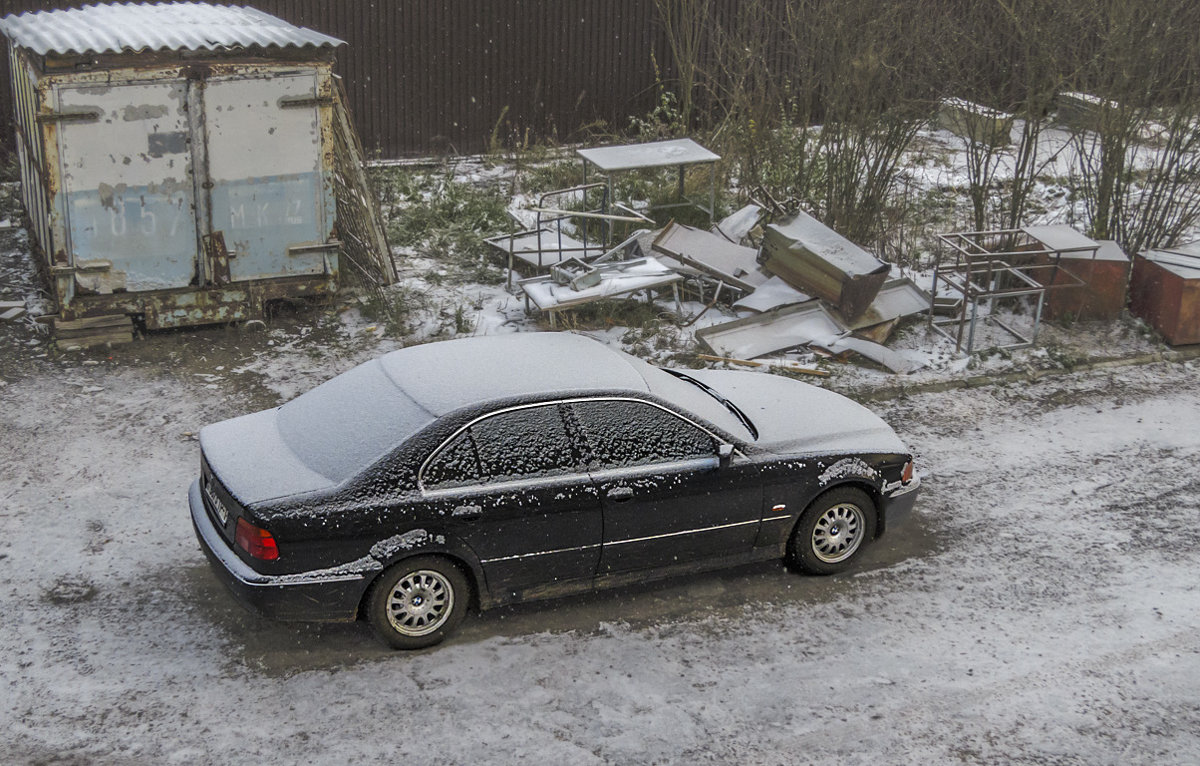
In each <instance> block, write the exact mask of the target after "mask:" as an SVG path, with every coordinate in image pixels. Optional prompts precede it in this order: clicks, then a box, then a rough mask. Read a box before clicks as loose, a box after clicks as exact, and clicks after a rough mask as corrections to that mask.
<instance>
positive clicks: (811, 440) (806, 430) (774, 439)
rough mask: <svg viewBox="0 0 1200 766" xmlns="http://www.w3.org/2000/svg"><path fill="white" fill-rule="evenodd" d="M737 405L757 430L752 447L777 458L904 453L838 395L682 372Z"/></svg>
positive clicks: (730, 375) (750, 377) (759, 378)
mask: <svg viewBox="0 0 1200 766" xmlns="http://www.w3.org/2000/svg"><path fill="white" fill-rule="evenodd" d="M687 374H688V375H690V376H691V377H693V378H695V379H696V380H699V381H700V382H702V383H704V384H705V385H708V386H710V387H711V388H713V389H714V390H715V391H717V393H719V394H721V395H722V396H724V397H725V398H726V399H729V401H731V402H733V403H734V404H736V405H737V406H738V407H739V408H741V410H742V411H743V412H745V413H746V416H747V417H749V418H750V420H751V421H753V423H754V425H755V426H756V427H757V428H758V439H757V440H756V441H755V442H754V445H755V446H758V447H762V448H763V449H766V450H770V451H771V452H774V453H777V454H798V453H806V454H811V453H832V452H858V453H865V452H872V453H905V452H907V451H908V450H907V449H906V448H905V446H904V443H903V442H901V441H900V439H899V437H897V436H896V432H895V431H893V430H892V427H891V426H889V425H888V424H887V423H885V422H883V421H882V420H880V419H879V416H877V415H875V413H873V412H871V411H870V410H868V409H867V408H866V407H863V406H862V405H861V404H858V403H856V402H853V401H851V400H849V399H847V398H846V397H844V396H842V395H841V394H835V393H833V392H832V391H826V390H824V389H821V388H817V387H816V386H810V385H808V384H806V383H801V382H800V381H797V380H792V379H790V378H784V377H781V376H779V375H767V374H763V373H761V372H740V371H737V370H687Z"/></svg>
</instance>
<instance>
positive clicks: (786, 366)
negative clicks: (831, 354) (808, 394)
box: [696, 354, 829, 378]
mask: <svg viewBox="0 0 1200 766" xmlns="http://www.w3.org/2000/svg"><path fill="white" fill-rule="evenodd" d="M696 358H698V359H703V360H704V361H706V362H725V363H727V364H738V365H741V366H743V367H763V366H766V367H778V368H779V369H781V370H787V371H789V372H799V373H801V374H804V375H814V376H816V377H818V378H828V377H829V373H828V372H826V371H825V370H816V369H813V368H812V367H801V366H800V365H798V364H796V363H795V362H789V361H787V360H786V359H772V360H770V361H767V362H759V361H756V360H752V359H733V358H731V357H727V356H713V355H712V354H696Z"/></svg>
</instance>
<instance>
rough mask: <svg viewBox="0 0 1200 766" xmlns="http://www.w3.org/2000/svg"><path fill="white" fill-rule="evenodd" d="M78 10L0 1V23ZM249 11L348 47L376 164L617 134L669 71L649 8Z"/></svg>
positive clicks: (6, 98) (578, 2)
mask: <svg viewBox="0 0 1200 766" xmlns="http://www.w3.org/2000/svg"><path fill="white" fill-rule="evenodd" d="M84 4H86V3H83V2H69V1H66V0H57V1H56V0H40V1H39V0H0V16H3V15H7V14H10V13H21V12H24V11H28V10H43V9H51V8H67V7H78V6H81V5H84ZM235 4H240V3H235ZM248 4H249V5H253V6H254V7H256V8H258V9H260V10H263V11H266V12H267V13H272V14H274V15H276V16H279V17H280V18H283V19H285V20H287V21H289V22H291V23H293V24H296V25H299V26H304V27H311V28H312V29H315V30H317V31H319V32H324V33H326V34H330V35H334V36H336V37H339V38H341V39H343V40H345V41H346V42H347V43H348V44H349V45H348V46H347V47H343V48H341V49H340V50H339V53H338V65H337V71H338V72H339V73H340V74H341V75H342V76H343V77H344V78H345V85H346V91H347V93H348V95H349V97H350V104H351V108H352V109H353V111H354V115H355V120H356V122H357V123H358V127H359V131H360V132H361V134H362V139H363V144H364V146H365V148H366V150H367V152H368V153H369V154H372V155H377V156H381V157H401V156H407V155H424V154H438V153H443V152H478V151H482V150H484V149H486V148H487V146H488V144H489V141H490V140H491V138H492V136H493V134H498V137H499V138H500V139H501V140H505V139H509V140H511V139H514V138H516V139H517V140H524V138H525V137H526V136H527V135H528V137H530V138H537V137H543V136H546V137H553V138H556V139H558V140H560V141H571V140H575V139H578V138H581V137H582V136H581V130H582V129H583V128H584V126H587V125H591V124H595V123H596V122H597V121H603V122H604V123H605V124H607V125H608V126H610V127H612V128H613V129H622V128H624V127H626V126H627V124H628V121H629V116H630V115H635V114H644V113H645V112H647V111H649V110H650V109H651V108H652V107H653V105H654V102H655V97H656V93H655V87H654V85H655V77H656V73H655V62H657V65H658V67H659V68H660V69H661V70H663V71H664V72H668V71H669V70H670V53H669V49H668V47H667V43H666V40H665V38H664V36H663V32H662V29H661V26H660V25H659V23H658V21H657V12H656V10H655V4H654V0H336V2H330V1H329V0H252V1H251V2H250V3H248ZM0 74H2V75H3V83H0V141H2V144H3V146H4V147H6V148H10V149H11V147H12V142H13V139H12V135H13V128H12V111H13V110H12V100H11V99H12V95H11V89H10V87H9V85H8V81H9V77H8V66H7V59H6V58H4V57H0ZM663 76H664V77H665V76H667V75H666V74H664V75H663Z"/></svg>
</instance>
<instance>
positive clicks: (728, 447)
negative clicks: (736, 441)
mask: <svg viewBox="0 0 1200 766" xmlns="http://www.w3.org/2000/svg"><path fill="white" fill-rule="evenodd" d="M717 457H718V458H720V460H721V462H720V465H721V467H722V468H724V467H725V466H727V465H729V461H730V460H732V459H733V445H732V444H721V445H719V446H718V447H717Z"/></svg>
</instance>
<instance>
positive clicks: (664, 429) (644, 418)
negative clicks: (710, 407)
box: [571, 399, 717, 470]
mask: <svg viewBox="0 0 1200 766" xmlns="http://www.w3.org/2000/svg"><path fill="white" fill-rule="evenodd" d="M571 409H572V412H573V413H574V415H575V418H576V419H577V421H578V423H579V427H580V429H581V430H582V431H583V435H584V436H585V437H586V438H587V443H588V447H589V449H590V453H589V455H588V468H589V469H591V470H603V469H605V468H622V467H625V466H636V465H649V464H652V463H671V462H676V461H679V460H693V459H697V458H705V457H712V456H713V455H715V454H716V452H717V441H716V439H714V438H713V437H712V436H711V435H710V434H709V433H708V432H707V431H705V430H704V429H702V428H699V427H697V426H695V425H692V424H691V423H689V422H687V421H686V420H684V419H683V418H681V417H679V416H678V415H675V414H674V413H671V412H668V411H666V410H663V409H661V408H659V407H655V406H653V405H650V404H645V403H643V402H632V401H624V400H604V399H599V400H596V401H590V402H576V403H574V404H572V405H571Z"/></svg>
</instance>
